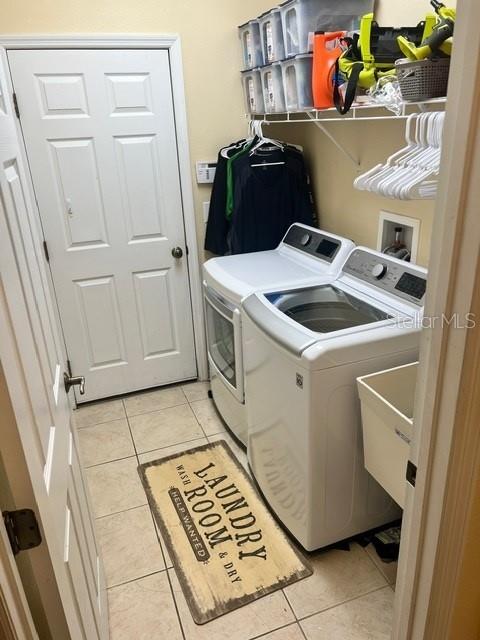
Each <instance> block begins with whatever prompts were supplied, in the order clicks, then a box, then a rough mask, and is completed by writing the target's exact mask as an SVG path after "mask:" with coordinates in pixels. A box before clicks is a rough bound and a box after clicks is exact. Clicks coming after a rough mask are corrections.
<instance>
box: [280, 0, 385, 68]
mask: <svg viewBox="0 0 480 640" xmlns="http://www.w3.org/2000/svg"><path fill="white" fill-rule="evenodd" d="M373 4H374V0H287V2H284V3H283V4H281V5H280V13H281V15H282V28H283V42H284V45H285V56H286V57H290V56H294V55H296V54H297V53H308V52H309V51H312V48H313V33H314V32H315V31H340V30H342V31H353V30H354V29H358V27H359V24H360V18H361V16H362V15H363V14H365V13H370V12H371V11H373Z"/></svg>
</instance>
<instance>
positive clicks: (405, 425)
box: [357, 362, 418, 507]
mask: <svg viewBox="0 0 480 640" xmlns="http://www.w3.org/2000/svg"><path fill="white" fill-rule="evenodd" d="M417 369H418V362H415V363H413V364H407V365H404V366H403V367H396V368H394V369H388V370H386V371H380V372H379V373H374V374H371V375H368V376H362V377H361V378H357V384H358V392H359V395H360V402H361V406H362V428H363V449H364V457H365V468H366V469H367V471H368V472H369V473H370V474H371V475H372V476H373V477H374V478H375V480H376V481H377V482H378V483H379V484H381V485H382V487H383V488H384V489H385V491H387V492H388V493H389V494H390V495H391V496H392V498H393V499H394V500H395V502H397V503H398V504H399V505H400V506H401V507H403V506H404V503H405V482H406V480H405V473H406V470H407V463H408V456H409V452H410V440H411V438H412V434H413V420H412V416H413V403H414V399H415V386H416V383H417Z"/></svg>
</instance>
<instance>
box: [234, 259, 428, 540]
mask: <svg viewBox="0 0 480 640" xmlns="http://www.w3.org/2000/svg"><path fill="white" fill-rule="evenodd" d="M426 277H427V274H426V271H425V270H424V269H422V268H421V267H417V266H414V265H410V264H408V263H405V262H401V261H398V260H395V259H394V258H390V257H388V256H386V255H384V254H381V253H377V252H375V251H371V250H369V249H365V248H356V249H354V250H353V251H352V253H351V254H350V256H349V257H348V259H347V260H346V263H345V265H344V267H343V270H342V272H341V274H340V276H339V277H338V278H337V279H336V280H335V281H332V282H330V283H324V284H319V285H315V286H311V285H308V286H306V287H301V288H294V289H290V290H284V289H276V290H274V289H271V290H270V291H267V292H264V293H255V294H252V295H250V296H249V297H247V298H246V299H245V300H244V301H243V303H242V304H243V308H244V353H245V377H246V392H247V394H248V405H247V417H248V434H249V437H248V447H247V449H248V459H249V464H250V467H251V469H252V471H253V474H254V477H255V479H256V481H257V483H258V485H259V487H260V489H261V491H262V493H263V495H264V497H265V499H266V501H267V502H268V503H269V505H270V507H271V508H272V510H273V511H274V513H275V514H276V515H277V516H278V518H279V519H280V521H281V522H282V523H283V524H284V525H285V527H286V528H287V529H288V530H289V531H290V532H291V533H292V535H293V536H294V537H295V538H296V539H297V540H298V541H299V542H300V544H301V545H302V546H303V547H304V548H305V549H307V550H308V551H312V550H314V549H318V548H321V547H324V546H327V545H329V544H332V543H335V542H337V541H340V540H344V539H346V538H349V537H351V536H353V535H355V534H358V533H360V532H363V531H367V530H369V529H372V528H374V527H377V526H380V525H383V524H386V523H388V522H391V521H393V520H395V519H396V518H397V517H398V516H399V515H400V513H401V511H400V509H399V507H398V506H397V505H396V504H395V503H394V502H393V501H392V500H391V499H390V497H389V496H388V495H387V494H386V493H385V492H384V490H383V489H382V488H381V487H380V485H378V484H377V483H376V481H375V480H374V479H373V478H372V477H371V476H370V475H369V474H368V473H367V471H366V470H365V468H364V463H363V444H362V429H361V421H360V420H361V418H360V406H359V400H358V396H357V389H356V378H357V377H358V376H360V375H365V374H368V373H373V372H375V371H379V370H382V369H387V368H390V367H394V366H397V365H401V364H405V363H407V362H412V361H415V360H417V359H418V350H419V340H420V330H421V317H422V312H423V300H424V294H425V288H426Z"/></svg>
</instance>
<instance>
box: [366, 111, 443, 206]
mask: <svg viewBox="0 0 480 640" xmlns="http://www.w3.org/2000/svg"><path fill="white" fill-rule="evenodd" d="M444 118H445V114H444V113H443V112H424V113H420V114H412V115H411V116H409V117H408V118H407V122H406V127H405V139H406V142H407V146H406V147H403V148H402V149H400V150H399V151H397V152H396V153H394V154H392V155H391V156H390V157H389V158H387V160H386V162H384V163H382V164H378V165H376V166H375V167H373V168H372V169H370V170H369V171H367V172H365V173H364V174H362V175H361V176H358V178H357V179H356V180H355V181H354V187H355V188H356V189H360V190H366V191H372V192H374V193H378V194H380V195H382V196H386V197H388V198H396V199H400V200H412V199H423V198H434V197H435V195H436V191H437V184H438V176H439V170H440V157H441V143H442V132H443V122H444ZM414 124H415V132H414V133H413V125H414Z"/></svg>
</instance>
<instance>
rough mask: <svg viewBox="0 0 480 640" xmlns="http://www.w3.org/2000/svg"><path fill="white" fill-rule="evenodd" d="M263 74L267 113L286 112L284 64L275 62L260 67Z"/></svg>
mask: <svg viewBox="0 0 480 640" xmlns="http://www.w3.org/2000/svg"><path fill="white" fill-rule="evenodd" d="M260 74H261V76H262V89H263V100H264V102H265V113H284V112H285V94H284V91H283V78H282V65H281V63H280V62H274V63H273V64H270V65H268V66H266V67H262V68H261V69H260Z"/></svg>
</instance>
